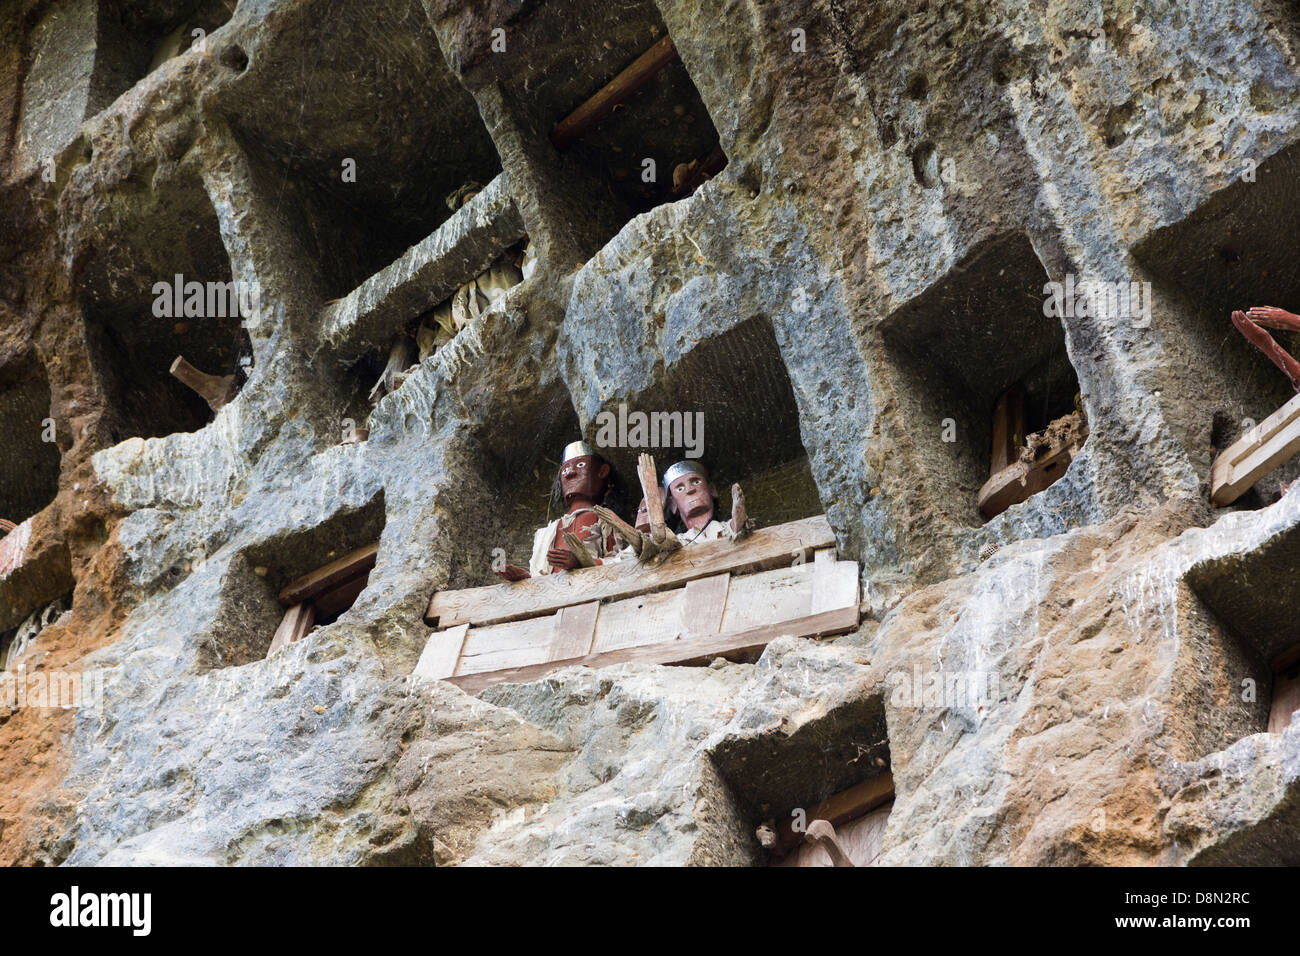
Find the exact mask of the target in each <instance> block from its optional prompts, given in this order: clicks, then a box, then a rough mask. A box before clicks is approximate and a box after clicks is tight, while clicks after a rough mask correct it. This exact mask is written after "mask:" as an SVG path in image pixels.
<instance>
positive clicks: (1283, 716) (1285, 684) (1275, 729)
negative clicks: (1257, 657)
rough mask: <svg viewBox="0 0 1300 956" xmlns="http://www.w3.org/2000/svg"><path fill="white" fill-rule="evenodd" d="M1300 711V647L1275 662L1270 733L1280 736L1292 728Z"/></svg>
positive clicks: (1269, 718)
mask: <svg viewBox="0 0 1300 956" xmlns="http://www.w3.org/2000/svg"><path fill="white" fill-rule="evenodd" d="M1297 710H1300V645H1297V646H1295V647H1293V648H1291V649H1290V650H1289V651H1287V652H1285V653H1284V654H1282V656H1280V657H1279V658H1278V659H1277V660H1276V661H1274V662H1273V697H1272V702H1271V703H1270V705H1269V712H1268V732H1269V733H1270V734H1280V733H1281V732H1282V731H1284V730H1286V729H1287V728H1288V727H1290V726H1291V720H1292V715H1293V714H1295V712H1296V711H1297Z"/></svg>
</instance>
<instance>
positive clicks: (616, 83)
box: [551, 37, 677, 149]
mask: <svg viewBox="0 0 1300 956" xmlns="http://www.w3.org/2000/svg"><path fill="white" fill-rule="evenodd" d="M676 58H677V48H676V47H675V46H673V41H672V37H664V38H663V39H662V40H660V41H659V42H658V43H656V44H655V45H654V46H652V47H651V48H650V49H648V50H646V51H645V52H644V53H642V54H641V55H640V56H639V57H637V58H636V59H635V60H634V61H632V65H631V66H629V67H628V68H627V69H625V70H624V71H623V72H622V73H620V74H619V75H618V76H616V77H614V79H612V80H610V81H609V82H608V83H606V84H605V85H604V86H603V87H601V88H600V90H599V91H598V92H597V93H596V94H595V95H594V96H593V97H592V98H591V99H589V100H587V102H585V103H583V104H582V105H581V106H579V107H578V108H577V109H576V110H574V111H573V112H572V113H570V114H569V115H568V116H566V117H565V118H564V119H562V120H560V121H559V122H558V123H556V124H555V127H554V128H553V129H552V130H551V143H552V145H554V146H555V148H556V149H567V148H568V147H569V146H571V145H573V144H574V143H575V142H577V141H578V140H579V139H581V138H582V136H583V135H584V134H585V133H586V132H587V131H588V130H590V129H591V128H592V127H593V126H595V125H596V124H597V123H599V122H600V121H601V120H603V119H604V118H605V117H606V116H608V115H609V114H610V113H612V112H614V108H615V107H616V106H618V105H619V104H620V103H623V102H624V101H625V100H627V99H628V98H629V97H631V96H632V95H633V94H634V93H636V92H637V91H638V90H640V89H641V88H642V87H643V86H645V85H646V84H647V83H649V82H650V80H652V79H653V78H654V77H655V75H656V74H658V73H659V71H660V70H662V69H663V68H664V67H666V66H667V65H668V64H669V63H671V62H672V61H673V60H675V59H676Z"/></svg>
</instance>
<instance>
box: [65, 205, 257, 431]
mask: <svg viewBox="0 0 1300 956" xmlns="http://www.w3.org/2000/svg"><path fill="white" fill-rule="evenodd" d="M151 201H152V202H153V203H157V204H158V206H159V207H166V208H167V209H169V210H171V214H170V215H168V216H166V217H162V216H158V217H156V218H154V219H152V220H151V224H150V225H149V226H148V227H144V226H141V227H140V228H139V229H135V228H133V227H132V226H124V227H123V228H122V230H121V233H120V235H119V237H118V239H117V241H115V242H113V243H105V244H104V248H103V249H100V248H96V249H94V250H92V251H91V252H90V254H89V256H88V259H87V265H86V267H85V270H84V272H83V276H82V286H83V287H82V292H81V306H82V312H83V315H84V320H85V323H86V327H87V338H88V340H89V342H90V346H91V353H92V360H93V362H94V364H95V371H96V373H97V375H98V376H99V378H100V382H101V386H102V388H103V390H104V393H105V398H106V403H107V405H108V407H109V414H108V416H107V423H108V428H109V433H110V437H111V438H112V440H114V441H123V440H125V439H127V438H133V437H140V438H157V437H162V436H164V435H169V434H172V433H174V432H192V431H198V430H199V429H200V428H202V427H204V426H205V425H206V424H207V423H208V422H209V421H211V420H212V417H213V415H214V414H215V413H216V411H217V410H218V409H220V408H221V407H222V406H223V405H225V404H226V403H228V402H229V401H230V400H231V399H233V398H234V396H235V395H236V394H238V391H239V388H240V387H241V386H242V385H243V383H244V381H245V380H246V378H247V376H248V373H249V371H250V369H251V367H252V358H253V352H252V344H251V342H250V340H249V337H248V332H247V330H246V329H245V328H244V325H243V322H244V316H245V314H247V313H249V310H250V309H251V308H255V307H256V306H257V303H256V302H255V301H254V300H253V298H252V295H253V293H252V291H251V290H250V289H247V288H245V287H244V286H242V285H241V284H239V283H235V282H233V281H232V276H231V268H230V259H229V257H228V256H227V254H226V249H225V246H224V245H223V243H222V241H221V233H220V229H219V227H218V224H217V217H216V213H215V211H214V210H213V208H212V205H211V202H210V201H209V200H208V197H207V194H206V193H205V192H204V191H203V188H202V186H201V184H199V183H198V182H197V181H186V182H173V183H169V184H167V185H166V186H165V187H163V189H162V191H161V192H160V193H159V194H157V195H156V196H154V197H151ZM178 360H180V361H179V362H178Z"/></svg>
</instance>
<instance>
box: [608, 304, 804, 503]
mask: <svg viewBox="0 0 1300 956" xmlns="http://www.w3.org/2000/svg"><path fill="white" fill-rule="evenodd" d="M584 437H585V438H586V440H587V441H588V442H590V443H591V444H592V445H593V446H594V447H595V448H597V449H598V450H599V451H600V452H601V454H603V455H605V457H607V458H608V459H609V460H610V461H611V462H612V463H613V464H614V466H615V467H616V468H617V469H618V471H619V472H620V473H621V474H623V475H625V476H627V477H628V479H629V480H630V482H631V484H630V486H629V492H630V497H631V498H632V500H631V501H630V507H631V508H632V509H633V510H635V508H636V505H637V501H638V500H639V499H640V486H639V484H637V482H636V462H637V457H638V455H640V454H641V453H642V452H647V453H649V454H651V455H653V456H654V459H655V464H656V465H657V466H658V469H659V475H660V478H661V479H662V477H663V474H664V471H665V470H666V469H667V468H668V466H669V465H671V464H672V463H673V462H675V461H679V460H682V459H688V458H689V459H697V460H699V461H701V462H702V463H703V464H704V466H705V467H706V468H707V469H708V471H709V476H710V479H711V480H712V482H713V485H714V487H715V488H716V489H717V492H718V496H719V510H718V511H717V512H716V515H715V516H716V517H718V518H719V519H720V520H724V521H725V520H726V519H727V517H728V516H730V514H731V486H732V484H733V483H739V484H740V485H741V490H742V491H743V492H744V494H745V502H746V508H747V510H748V512H749V515H750V517H752V518H754V519H755V521H756V522H757V523H758V525H759V526H760V527H770V526H772V525H776V524H783V523H785V522H789V521H796V520H798V519H800V518H809V517H812V516H814V515H819V514H822V513H823V512H824V511H825V509H824V508H823V507H822V502H821V496H820V493H819V491H818V489H817V483H816V481H815V480H814V479H813V476H812V470H811V467H810V465H809V461H808V455H807V452H805V450H804V447H803V440H802V436H801V434H800V431H799V410H798V406H797V404H796V403H795V397H794V389H793V387H792V386H791V384H790V376H789V373H788V371H787V370H786V367H785V362H784V361H783V360H782V358H781V350H780V348H779V347H778V345H777V342H776V336H775V334H774V333H773V330H772V323H771V321H770V320H769V319H767V318H766V317H765V316H755V317H753V318H750V319H747V320H745V321H744V322H741V323H739V324H738V325H736V326H734V327H732V328H731V329H729V330H727V331H726V332H723V333H721V334H718V335H716V336H713V337H711V338H708V339H705V340H703V341H701V342H699V343H696V344H693V345H692V346H691V347H690V349H689V351H686V352H684V353H682V354H679V355H676V356H673V357H672V358H671V361H670V362H669V363H668V364H666V365H665V366H664V368H663V371H662V373H661V374H660V375H659V376H658V380H657V382H656V383H655V384H654V385H652V386H650V387H649V388H646V389H643V390H639V391H631V390H629V391H626V392H614V393H610V394H607V397H606V400H605V402H604V405H603V407H602V409H601V411H600V412H599V413H597V415H596V416H595V418H594V419H593V421H592V424H591V425H590V426H588V429H587V434H586V435H585V436H584Z"/></svg>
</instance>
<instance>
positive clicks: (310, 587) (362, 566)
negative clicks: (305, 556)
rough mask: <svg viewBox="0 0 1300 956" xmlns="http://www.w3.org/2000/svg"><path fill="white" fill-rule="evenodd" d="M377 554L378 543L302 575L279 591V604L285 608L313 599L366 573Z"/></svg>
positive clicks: (373, 564) (372, 565)
mask: <svg viewBox="0 0 1300 956" xmlns="http://www.w3.org/2000/svg"><path fill="white" fill-rule="evenodd" d="M378 553H379V542H375V543H374V544H368V545H366V546H365V547H364V548H357V550H355V551H350V552H348V553H347V554H345V555H343V557H341V558H338V559H337V560H334V561H331V562H330V563H329V564H327V565H325V566H324V567H323V568H317V569H316V570H315V571H312V572H311V573H310V574H304V575H303V576H302V577H300V578H298V579H297V580H296V581H292V582H290V583H289V584H287V585H285V586H284V588H282V589H281V591H280V603H281V604H283V605H284V606H285V607H289V606H290V605H293V604H297V603H299V602H300V601H305V600H306V599H307V598H310V597H315V596H316V595H318V594H322V593H324V592H325V591H328V590H329V589H330V588H332V587H334V586H335V585H336V584H342V583H343V582H345V581H350V580H352V579H353V578H355V577H357V575H359V574H363V573H365V572H368V571H369V570H370V569H371V568H373V567H374V566H375V556H376V555H377V554H378Z"/></svg>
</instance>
